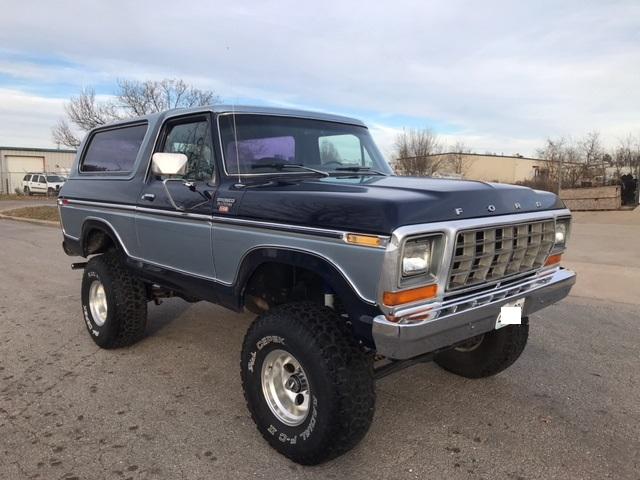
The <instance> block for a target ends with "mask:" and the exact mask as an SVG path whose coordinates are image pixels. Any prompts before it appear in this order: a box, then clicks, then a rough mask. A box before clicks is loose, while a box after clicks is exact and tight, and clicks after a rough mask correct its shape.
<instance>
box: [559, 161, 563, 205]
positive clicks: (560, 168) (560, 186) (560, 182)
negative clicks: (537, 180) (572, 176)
mask: <svg viewBox="0 0 640 480" xmlns="http://www.w3.org/2000/svg"><path fill="white" fill-rule="evenodd" d="M562 157H563V156H562V155H559V156H558V197H559V196H560V191H561V190H562Z"/></svg>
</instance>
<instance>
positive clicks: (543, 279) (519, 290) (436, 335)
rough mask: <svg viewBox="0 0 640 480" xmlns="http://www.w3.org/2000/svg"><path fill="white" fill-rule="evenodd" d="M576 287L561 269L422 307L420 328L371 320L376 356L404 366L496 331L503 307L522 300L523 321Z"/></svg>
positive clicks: (379, 318) (382, 319)
mask: <svg viewBox="0 0 640 480" xmlns="http://www.w3.org/2000/svg"><path fill="white" fill-rule="evenodd" d="M575 282H576V274H575V273H574V272H572V271H571V270H566V269H564V268H560V269H557V270H555V271H551V272H541V273H540V274H538V275H536V276H535V277H533V278H527V279H526V280H523V281H520V282H516V283H512V284H510V285H508V286H505V287H501V288H497V289H495V290H490V291H482V292H480V293H476V294H470V295H466V296H464V297H457V298H453V299H451V300H445V301H443V302H441V303H434V304H433V305H430V306H424V307H423V308H424V310H425V311H428V312H431V315H432V318H431V319H428V320H424V321H421V322H416V323H394V322H390V321H388V320H387V318H386V317H385V316H384V315H378V316H376V317H375V318H374V319H373V339H374V342H375V345H376V352H377V353H378V354H380V355H384V356H386V357H388V358H393V359H398V360H404V359H408V358H412V357H415V356H418V355H421V354H424V353H429V352H433V351H436V350H439V349H442V348H445V347H448V346H450V345H454V344H456V343H458V342H462V341H464V340H466V339H468V338H471V337H474V336H476V335H480V334H482V333H487V332H490V331H492V330H494V328H495V324H496V319H497V318H498V314H499V313H500V308H501V307H502V306H503V305H504V304H506V303H509V302H512V301H514V300H517V299H520V298H525V299H526V301H525V304H524V307H523V312H522V315H523V317H526V316H528V315H530V314H532V313H534V312H536V311H538V310H541V309H542V308H545V307H546V306H548V305H551V304H553V303H556V302H558V301H560V300H562V299H563V298H564V297H566V296H567V295H568V294H569V291H570V290H571V287H572V286H573V285H574V284H575Z"/></svg>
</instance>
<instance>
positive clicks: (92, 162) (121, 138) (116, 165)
mask: <svg viewBox="0 0 640 480" xmlns="http://www.w3.org/2000/svg"><path fill="white" fill-rule="evenodd" d="M146 132H147V126H146V125H132V126H127V127H121V128H114V129H111V130H104V131H99V132H97V133H95V134H94V135H93V137H92V138H91V140H90V142H89V145H88V147H87V148H86V150H85V153H84V157H83V159H82V164H81V166H80V171H81V172H131V171H132V170H133V164H134V163H135V161H136V157H137V156H138V151H139V150H140V146H141V145H142V140H143V139H144V134H145V133H146Z"/></svg>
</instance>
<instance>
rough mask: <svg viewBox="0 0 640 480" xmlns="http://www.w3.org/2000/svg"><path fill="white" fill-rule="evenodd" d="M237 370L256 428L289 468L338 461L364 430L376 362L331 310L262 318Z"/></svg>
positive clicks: (311, 308)
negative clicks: (293, 464) (288, 461)
mask: <svg viewBox="0 0 640 480" xmlns="http://www.w3.org/2000/svg"><path fill="white" fill-rule="evenodd" d="M241 369H242V385H243V388H244V395H245V399H246V401H247V406H248V408H249V411H250V412H251V416H252V417H253V420H254V422H255V423H256V425H257V427H258V430H259V431H260V433H261V434H262V436H263V437H264V438H265V439H266V440H267V442H269V444H270V445H271V446H272V447H273V448H275V449H276V450H277V451H278V452H280V453H281V454H283V455H285V456H286V457H288V458H290V459H291V460H293V461H294V462H298V463H301V464H305V465H315V464H318V463H321V462H324V461H327V460H330V459H332V458H335V457H337V456H338V455H341V454H343V453H345V452H346V451H348V450H350V449H351V448H353V447H354V446H355V445H356V444H357V443H358V442H359V441H360V440H361V439H362V438H363V437H364V435H365V434H366V433H367V431H368V429H369V426H370V424H371V421H372V419H373V412H374V404H375V389H374V379H373V359H372V357H371V355H369V354H367V353H365V352H364V351H363V349H362V348H361V347H360V346H359V345H358V344H357V342H356V341H355V339H354V338H353V336H352V333H351V331H350V329H349V327H348V326H347V325H346V324H345V321H344V319H342V318H340V317H339V316H338V315H336V314H335V312H334V311H333V310H331V309H329V308H326V307H323V306H320V305H316V304H312V303H292V304H287V305H283V306H280V307H276V308H274V309H272V310H269V311H268V312H267V313H265V314H263V315H261V316H259V317H258V318H257V319H256V321H255V322H254V323H253V325H252V326H251V328H250V329H249V331H248V332H247V335H246V337H245V340H244V344H243V348H242V360H241Z"/></svg>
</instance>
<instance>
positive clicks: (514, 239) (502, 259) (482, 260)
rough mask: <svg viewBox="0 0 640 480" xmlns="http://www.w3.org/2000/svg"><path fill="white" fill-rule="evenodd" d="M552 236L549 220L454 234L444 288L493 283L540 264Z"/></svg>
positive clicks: (549, 248)
mask: <svg viewBox="0 0 640 480" xmlns="http://www.w3.org/2000/svg"><path fill="white" fill-rule="evenodd" d="M554 238H555V223H554V221H553V220H543V221H538V222H527V223H518V224H512V225H502V226H498V227H491V228H481V229H475V230H463V231H460V232H458V233H457V235H456V243H455V250H454V252H453V261H452V264H451V269H450V271H449V280H448V282H447V290H457V289H461V288H466V287H471V286H474V285H480V284H483V283H487V282H494V281H497V280H500V279H502V278H505V277H509V276H511V275H516V274H519V273H524V272H528V271H531V270H535V269H537V268H540V267H542V266H543V265H544V262H545V261H546V259H547V257H548V256H549V252H550V251H551V248H552V247H553V242H554Z"/></svg>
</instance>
